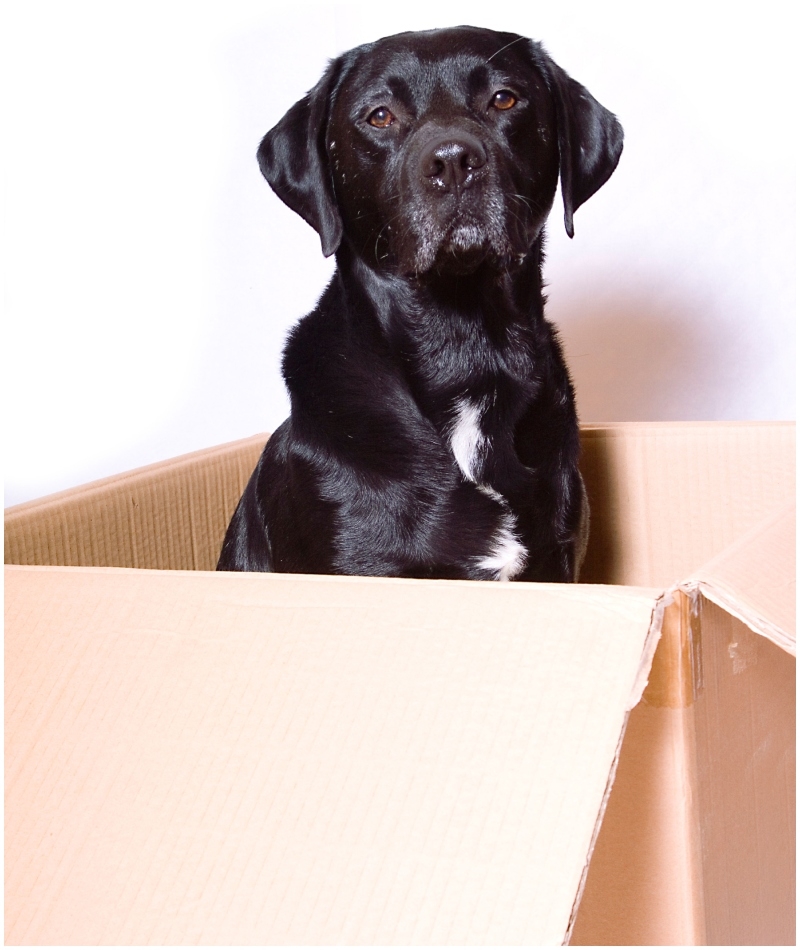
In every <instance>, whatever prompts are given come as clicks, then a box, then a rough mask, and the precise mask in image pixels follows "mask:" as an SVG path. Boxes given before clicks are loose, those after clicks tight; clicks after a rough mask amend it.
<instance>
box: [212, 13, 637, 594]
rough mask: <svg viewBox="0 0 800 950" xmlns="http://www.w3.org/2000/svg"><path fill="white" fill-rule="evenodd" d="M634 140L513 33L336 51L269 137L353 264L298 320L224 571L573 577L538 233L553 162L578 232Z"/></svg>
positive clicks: (553, 351)
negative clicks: (578, 213) (626, 143)
mask: <svg viewBox="0 0 800 950" xmlns="http://www.w3.org/2000/svg"><path fill="white" fill-rule="evenodd" d="M498 94H499V95H498ZM621 151H622V129H621V127H620V125H619V123H618V122H617V120H616V119H615V117H614V116H613V115H612V114H611V113H610V112H608V111H607V110H606V109H604V108H603V107H602V106H601V105H600V104H599V103H598V102H597V101H596V100H595V99H593V98H592V96H591V95H590V94H589V93H588V92H587V90H586V89H584V88H583V87H582V86H581V85H579V84H578V83H576V82H575V81H574V80H572V79H571V78H570V77H569V76H567V74H566V73H565V72H564V71H563V70H562V69H560V68H559V67H558V66H557V65H556V64H555V63H553V61H552V60H551V59H550V58H549V57H548V56H547V55H546V54H545V52H544V51H543V49H542V48H541V46H539V45H538V44H536V43H533V42H532V41H530V40H527V39H525V38H523V37H519V36H517V35H515V34H506V33H496V32H493V31H490V30H483V29H476V28H472V27H459V28H455V29H448V30H434V31H430V32H424V33H404V34H400V35H398V36H393V37H388V38H385V39H382V40H379V41H377V42H376V43H372V44H369V45H366V46H362V47H359V48H357V49H354V50H351V51H350V52H348V53H345V54H344V55H343V56H340V57H339V58H338V59H336V60H334V61H333V62H332V63H331V64H330V66H329V68H328V69H327V71H326V73H325V75H324V76H323V77H322V79H321V80H320V82H319V83H318V84H317V86H316V87H315V88H314V89H312V90H311V92H309V94H308V95H307V96H306V97H305V98H304V99H302V100H301V101H300V102H298V103H297V104H296V105H295V106H293V107H292V108H291V109H290V110H289V112H288V113H287V114H286V115H285V116H284V117H283V119H281V121H280V122H279V123H278V124H277V125H276V126H275V128H274V129H272V131H271V132H269V133H268V134H267V136H266V137H265V138H264V140H263V142H262V143H261V146H260V148H259V152H258V159H259V164H260V166H261V170H262V172H263V173H264V175H265V177H266V178H267V180H268V182H269V183H270V185H271V186H272V187H273V189H274V190H275V192H276V193H277V194H278V196H279V197H280V198H281V199H282V200H283V201H285V202H286V204H287V205H288V206H289V207H290V208H292V209H293V210H294V211H296V212H297V213H298V214H300V215H301V216H302V217H303V218H304V219H305V220H306V221H307V222H308V223H309V224H310V225H311V226H312V227H314V228H315V229H316V230H317V231H318V233H319V235H320V239H321V242H322V250H323V253H324V254H325V255H326V256H328V255H330V254H333V253H335V254H336V263H337V269H336V272H335V274H334V276H333V279H332V281H331V283H330V285H329V286H328V288H327V289H326V290H325V292H324V293H323V295H322V297H321V299H320V301H319V303H318V305H317V307H316V309H315V310H313V311H312V312H311V313H310V314H308V316H306V317H304V318H303V319H302V320H301V321H300V323H299V324H298V325H297V326H296V327H295V328H294V330H293V331H292V333H291V334H290V337H289V340H288V343H287V345H286V349H285V353H284V358H283V375H284V378H285V380H286V385H287V387H288V390H289V393H290V396H291V416H290V418H289V419H288V420H287V421H286V422H284V423H283V424H282V425H281V426H280V427H279V428H278V429H277V431H276V432H275V433H274V434H273V436H272V437H271V438H270V440H269V442H268V444H267V446H266V448H265V450H264V453H263V455H262V456H261V459H260V460H259V462H258V465H257V467H256V469H255V471H254V472H253V475H252V477H251V479H250V481H249V483H248V485H247V487H246V489H245V491H244V494H243V496H242V499H241V501H240V502H239V506H238V508H237V509H236V512H235V514H234V516H233V519H232V521H231V524H230V526H229V528H228V532H227V534H226V537H225V541H224V544H223V547H222V554H221V557H220V560H219V565H218V567H219V569H221V570H245V571H287V572H311V573H331V574H372V575H393V576H401V577H446V578H472V579H493V578H503V577H511V578H514V579H518V580H536V581H568V580H573V579H575V578H576V575H577V570H578V567H579V562H580V559H581V557H582V550H583V547H584V546H585V544H584V542H585V529H586V509H585V496H584V493H583V486H582V482H581V479H580V475H579V472H578V455H579V440H578V423H577V418H576V414H575V407H574V398H573V391H572V386H571V383H570V380H569V376H568V373H567V370H566V367H565V365H564V360H563V358H562V354H561V348H560V346H559V343H558V340H557V338H556V334H555V331H554V329H553V327H552V326H551V325H550V324H549V323H548V322H547V321H546V320H545V318H544V311H543V297H542V277H541V267H542V258H543V240H544V235H543V227H544V223H545V220H546V218H547V215H548V213H549V211H550V208H551V206H552V203H553V199H554V196H555V191H556V186H557V182H558V179H559V176H560V178H561V191H562V196H563V201H564V222H565V226H566V229H567V232H568V233H569V234H570V236H572V233H573V230H572V229H573V224H572V219H573V213H574V211H575V210H576V209H577V208H578V207H579V206H580V205H581V204H582V203H583V202H584V201H586V200H587V199H588V198H590V197H591V196H592V194H594V192H595V191H597V189H598V188H600V187H601V186H602V185H603V184H604V183H605V181H607V179H608V178H609V176H610V175H611V173H612V172H613V171H614V169H615V167H616V165H617V162H618V160H619V156H620V153H621ZM459 420H460V421H461V425H459ZM454 433H456V434H457V435H458V434H459V433H460V435H461V436H463V437H464V439H466V441H464V443H463V444H464V445H467V447H469V444H471V445H472V447H473V449H474V452H473V453H472V454H471V455H470V456H469V458H467V456H466V454H465V451H466V450H465V449H464V448H463V445H462V442H461V441H459V439H458V438H456V439H455V442H454V441H453V438H454ZM470 435H471V436H472V437H473V438H472V442H471V443H469V439H467V438H466V437H467V436H470ZM462 441H463V440H462ZM459 445H462V448H461V456H462V460H461V467H460V465H459V463H458V462H457V461H456V455H458V454H459V449H458V446H459ZM470 460H471V464H470ZM504 557H505V558H506V562H507V563H506V565H505V567H503V558H504Z"/></svg>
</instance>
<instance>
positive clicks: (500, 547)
mask: <svg viewBox="0 0 800 950" xmlns="http://www.w3.org/2000/svg"><path fill="white" fill-rule="evenodd" d="M484 410H485V406H484V405H483V404H482V403H474V402H470V401H469V400H468V399H460V400H459V401H458V402H457V403H456V416H455V421H454V423H453V427H452V429H451V431H450V448H451V450H452V452H453V456H454V457H455V460H456V463H457V464H458V467H459V468H460V469H461V472H462V474H463V476H464V478H466V479H467V480H468V481H470V482H473V483H474V484H475V485H476V486H477V487H478V489H479V490H480V491H482V492H483V493H484V495H487V496H488V497H489V498H491V499H492V500H493V501H496V502H499V503H500V504H501V505H502V506H503V508H504V509H505V510H504V513H503V516H502V519H501V521H500V525H499V527H498V528H497V531H496V533H495V536H494V538H492V543H491V548H490V550H489V552H488V554H486V555H485V556H484V557H482V558H480V559H479V561H478V563H479V566H480V567H481V568H482V569H483V570H485V571H489V572H491V574H492V575H493V576H494V579H495V580H498V581H510V580H513V579H514V578H515V577H516V576H517V575H518V574H519V573H520V572H521V571H522V570H523V568H524V567H525V562H526V560H527V556H528V552H527V550H526V549H525V547H524V545H523V544H521V543H520V540H519V538H518V537H517V535H516V527H517V525H516V520H515V518H514V515H513V514H512V513H511V510H510V508H509V506H508V502H507V501H506V499H505V498H504V497H503V496H502V495H501V494H500V493H499V492H497V491H495V490H494V488H492V487H491V486H490V485H483V484H481V482H480V478H481V476H482V474H483V467H484V463H485V462H486V455H487V452H488V450H489V439H488V438H487V436H486V435H484V433H483V432H482V431H481V416H482V415H483V412H484Z"/></svg>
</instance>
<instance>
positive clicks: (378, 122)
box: [367, 106, 394, 129]
mask: <svg viewBox="0 0 800 950" xmlns="http://www.w3.org/2000/svg"><path fill="white" fill-rule="evenodd" d="M367 122H369V124H370V125H374V126H375V128H376V129H385V128H386V127H387V126H388V125H391V124H392V122H394V116H393V115H392V113H391V112H389V110H388V109H387V108H385V106H381V107H380V109H375V111H374V112H370V114H369V115H368V116H367Z"/></svg>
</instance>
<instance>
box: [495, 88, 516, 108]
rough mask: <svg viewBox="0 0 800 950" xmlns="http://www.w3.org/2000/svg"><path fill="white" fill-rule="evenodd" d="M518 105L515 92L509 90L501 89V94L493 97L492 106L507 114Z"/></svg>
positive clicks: (498, 93) (497, 93)
mask: <svg viewBox="0 0 800 950" xmlns="http://www.w3.org/2000/svg"><path fill="white" fill-rule="evenodd" d="M516 104H517V97H516V96H515V95H514V93H513V92H509V91H508V89H501V90H500V92H496V93H495V94H494V95H493V96H492V105H493V106H494V108H495V109H501V110H502V111H503V112H505V110H506V109H513V107H514V106H515V105H516Z"/></svg>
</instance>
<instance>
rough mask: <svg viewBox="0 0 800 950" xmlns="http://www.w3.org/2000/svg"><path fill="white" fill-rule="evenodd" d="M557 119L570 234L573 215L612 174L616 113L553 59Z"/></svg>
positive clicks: (618, 142)
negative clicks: (603, 104)
mask: <svg viewBox="0 0 800 950" xmlns="http://www.w3.org/2000/svg"><path fill="white" fill-rule="evenodd" d="M548 66H549V71H550V79H551V81H552V90H553V98H554V99H555V107H556V120H557V122H558V153H559V172H560V175H561V196H562V198H563V199H564V227H565V228H566V229H567V234H568V235H569V236H570V237H573V236H574V234H575V229H574V227H573V224H572V215H573V213H574V212H575V211H577V209H578V208H579V207H580V206H581V205H582V204H583V203H584V201H588V200H589V198H591V197H592V195H593V194H594V193H595V192H596V191H597V190H598V189H599V188H600V187H601V186H602V185H604V184H605V183H606V182H607V181H608V179H609V178H610V177H611V174H612V172H613V171H614V169H615V168H616V167H617V162H619V157H620V155H621V154H622V126H621V125H620V124H619V122H618V121H617V117H616V116H615V115H613V114H612V113H611V112H609V111H608V109H606V108H604V107H603V106H601V105H600V103H599V102H598V101H597V100H596V99H595V98H594V96H592V95H591V93H590V92H589V90H588V89H585V88H584V87H583V86H582V85H581V84H580V83H579V82H575V80H574V79H572V78H571V77H570V76H568V75H567V74H566V73H565V72H564V70H563V69H562V68H561V67H560V66H557V65H556V64H555V63H554V62H553V61H552V60H550V61H549V63H548Z"/></svg>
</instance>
